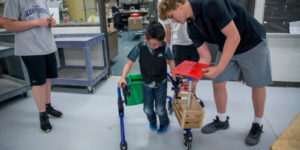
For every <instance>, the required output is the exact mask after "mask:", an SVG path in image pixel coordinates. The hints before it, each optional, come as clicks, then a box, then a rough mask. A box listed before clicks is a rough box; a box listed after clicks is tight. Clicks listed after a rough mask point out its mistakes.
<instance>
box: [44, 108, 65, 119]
mask: <svg viewBox="0 0 300 150" xmlns="http://www.w3.org/2000/svg"><path fill="white" fill-rule="evenodd" d="M46 112H47V114H48V116H50V117H52V118H61V117H63V116H64V115H63V113H62V112H60V111H58V110H56V109H54V108H53V107H52V106H51V105H50V106H49V105H48V106H47V107H46Z"/></svg>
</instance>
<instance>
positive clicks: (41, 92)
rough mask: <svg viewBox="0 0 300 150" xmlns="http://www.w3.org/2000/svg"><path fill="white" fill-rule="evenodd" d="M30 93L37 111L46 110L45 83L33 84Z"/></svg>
mask: <svg viewBox="0 0 300 150" xmlns="http://www.w3.org/2000/svg"><path fill="white" fill-rule="evenodd" d="M32 94H33V99H34V101H35V104H36V106H37V109H38V111H39V112H45V111H46V84H44V85H33V86H32Z"/></svg>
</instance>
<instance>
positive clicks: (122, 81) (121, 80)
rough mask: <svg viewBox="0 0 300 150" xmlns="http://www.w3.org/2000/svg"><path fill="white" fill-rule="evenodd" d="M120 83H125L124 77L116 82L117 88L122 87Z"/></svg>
mask: <svg viewBox="0 0 300 150" xmlns="http://www.w3.org/2000/svg"><path fill="white" fill-rule="evenodd" d="M122 83H124V84H125V85H127V82H126V80H125V78H121V79H120V81H119V82H118V87H119V88H122V86H121V85H122Z"/></svg>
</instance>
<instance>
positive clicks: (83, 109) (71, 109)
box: [0, 76, 300, 150]
mask: <svg viewBox="0 0 300 150" xmlns="http://www.w3.org/2000/svg"><path fill="white" fill-rule="evenodd" d="M119 78H120V77H119V76H111V77H110V78H109V79H107V80H103V81H101V82H100V83H99V84H98V85H97V87H96V88H95V93H94V94H88V92H87V91H86V89H83V88H65V87H54V88H53V93H52V103H53V106H54V107H55V108H57V109H59V110H61V111H63V113H64V118H61V119H50V122H51V124H52V126H53V130H52V131H51V132H50V133H43V132H41V131H40V130H39V120H38V112H37V109H36V106H35V104H34V101H33V97H32V93H31V92H29V93H28V97H27V98H24V97H21V96H20V97H16V98H14V99H10V100H8V101H6V102H4V103H1V104H0V120H1V121H0V150H83V149H87V150H99V149H100V150H118V149H120V148H119V143H120V125H119V124H120V123H119V117H118V109H117V86H116V85H117V82H118V80H119ZM227 86H228V93H229V103H228V115H229V116H230V128H229V129H228V130H225V131H218V132H216V133H214V134H210V135H206V134H202V133H201V131H200V129H193V130H192V133H193V142H192V147H193V148H192V149H193V150H199V149H202V150H208V149H209V150H211V149H212V150H228V149H238V150H251V149H253V150H267V149H269V147H270V145H271V144H272V143H273V141H274V140H275V139H276V137H277V136H279V135H280V133H281V132H282V131H283V130H284V129H285V128H286V127H287V125H288V124H289V123H290V121H292V119H293V118H294V117H295V116H296V114H297V113H299V112H300V109H299V106H300V101H299V96H300V88H282V87H268V88H267V92H268V93H267V102H266V109H265V115H264V118H263V124H264V128H263V130H264V133H263V134H262V138H261V142H260V143H259V144H258V145H256V146H254V147H249V146H246V145H245V143H244V139H245V137H246V135H247V134H248V131H249V129H250V126H251V122H252V120H253V109H252V102H251V89H250V88H249V87H246V86H245V85H243V84H241V83H240V82H229V83H228V85H227ZM168 89H169V91H168V95H172V92H171V90H170V89H171V88H170V86H169V88H168ZM197 95H198V96H200V97H201V98H202V99H203V100H204V102H205V104H206V107H205V110H206V114H205V119H204V124H206V123H208V122H211V120H212V119H213V118H214V116H215V114H216V109H215V105H214V101H213V93H212V86H211V81H208V80H203V81H200V82H199V83H198V89H197ZM125 115H126V116H125V133H126V140H127V142H128V148H129V150H169V149H170V150H183V149H184V146H183V143H182V142H183V139H182V138H183V136H182V130H181V129H180V128H179V125H178V122H177V120H176V117H175V116H174V114H173V115H171V116H169V117H170V120H171V124H170V128H169V129H168V131H167V133H165V134H163V135H158V134H157V133H156V132H153V131H150V129H149V128H148V122H147V119H146V116H145V115H144V113H143V110H142V105H137V106H131V107H125Z"/></svg>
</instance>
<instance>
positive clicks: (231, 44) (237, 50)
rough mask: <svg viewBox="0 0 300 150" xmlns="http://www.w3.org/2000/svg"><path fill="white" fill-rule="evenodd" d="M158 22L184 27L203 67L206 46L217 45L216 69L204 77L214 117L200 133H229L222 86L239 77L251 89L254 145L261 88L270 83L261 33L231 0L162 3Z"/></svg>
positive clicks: (258, 132)
mask: <svg viewBox="0 0 300 150" xmlns="http://www.w3.org/2000/svg"><path fill="white" fill-rule="evenodd" d="M159 17H160V19H162V20H166V19H167V18H169V19H171V20H172V21H173V22H179V23H182V24H183V23H184V22H187V23H188V33H189V37H190V38H191V39H192V41H193V43H194V45H195V47H197V51H198V53H199V56H200V61H199V62H201V63H210V59H211V56H210V53H209V50H208V48H207V46H206V42H210V43H215V44H217V45H218V46H219V52H218V54H217V58H216V65H215V66H213V67H210V68H208V69H205V71H207V72H206V73H205V74H204V75H205V76H206V77H208V78H211V79H213V88H214V97H215V103H216V106H217V116H216V119H215V120H214V121H213V122H212V123H209V124H208V125H206V126H204V127H203V128H202V132H203V133H213V132H215V131H217V130H219V129H227V128H229V121H228V119H229V117H228V116H226V105H227V92H226V83H227V81H228V80H237V79H238V77H239V74H240V72H242V74H243V80H244V82H245V83H246V84H247V85H248V86H250V87H251V88H252V95H253V96H252V100H253V106H254V113H255V117H254V121H253V123H252V128H251V130H250V132H249V134H248V136H247V137H246V140H245V142H246V144H248V145H256V144H257V143H258V142H259V139H260V135H261V133H262V127H263V126H262V117H263V113H264V104H265V100H266V88H265V86H266V85H269V84H271V83H272V77H271V66H270V58H269V49H268V46H267V44H266V40H265V38H266V32H265V30H264V28H263V27H262V26H261V25H260V24H259V23H258V22H257V21H256V20H255V19H254V18H253V17H252V16H251V15H249V14H248V13H247V11H246V10H245V9H243V8H242V6H241V5H239V4H238V3H237V2H236V1H234V0H189V1H188V0H162V1H161V2H160V3H159ZM194 81H195V80H194Z"/></svg>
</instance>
